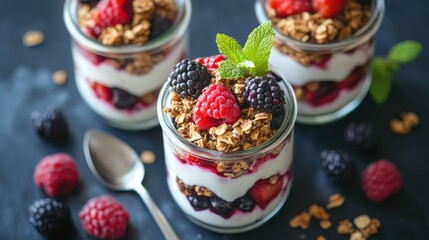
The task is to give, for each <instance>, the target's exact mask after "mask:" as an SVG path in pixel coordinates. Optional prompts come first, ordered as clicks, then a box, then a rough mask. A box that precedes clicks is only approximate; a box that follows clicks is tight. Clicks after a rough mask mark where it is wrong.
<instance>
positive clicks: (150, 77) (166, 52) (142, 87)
mask: <svg viewBox="0 0 429 240" xmlns="http://www.w3.org/2000/svg"><path fill="white" fill-rule="evenodd" d="M176 5H177V16H176V18H175V20H174V22H173V24H172V26H171V27H170V28H169V29H168V30H167V31H166V32H165V33H163V34H162V35H160V36H158V37H157V38H154V39H153V40H150V41H149V42H147V43H145V44H143V45H136V44H130V45H121V46H107V45H103V44H102V43H100V42H98V41H96V40H94V39H92V38H90V37H88V36H87V35H86V34H85V33H83V32H82V30H81V28H80V27H79V25H78V23H77V11H78V1H77V0H66V2H65V7H64V21H65V25H66V27H67V29H68V31H69V33H70V35H71V36H72V54H73V60H74V65H75V79H76V85H77V88H78V91H79V93H80V95H81V97H82V98H83V99H84V101H85V102H86V103H87V104H88V105H89V107H90V108H91V109H92V110H93V111H95V112H96V113H97V114H98V115H99V116H101V117H102V118H103V119H104V120H105V121H106V122H107V123H108V124H109V125H112V126H114V127H117V128H121V129H128V130H141V129H148V128H151V127H154V126H157V125H158V124H159V122H158V118H157V116H156V102H157V98H158V94H159V91H160V89H161V86H162V84H163V83H164V82H165V80H166V79H167V77H168V74H169V72H170V71H171V69H172V68H173V66H174V65H175V64H176V63H177V62H179V61H180V60H181V59H183V58H185V57H186V56H187V55H188V28H189V21H190V17H191V3H190V0H177V1H176ZM132 30H133V31H134V29H132Z"/></svg>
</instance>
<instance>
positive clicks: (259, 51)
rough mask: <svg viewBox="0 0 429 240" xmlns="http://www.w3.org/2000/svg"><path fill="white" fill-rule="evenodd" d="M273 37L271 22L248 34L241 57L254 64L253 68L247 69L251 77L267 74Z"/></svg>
mask: <svg viewBox="0 0 429 240" xmlns="http://www.w3.org/2000/svg"><path fill="white" fill-rule="evenodd" d="M274 35H275V33H274V31H273V29H272V27H271V21H266V22H265V23H263V24H261V25H259V26H258V27H257V28H255V29H254V30H253V31H252V32H251V33H250V34H249V37H248V38H247V41H246V43H245V45H244V48H243V55H244V57H245V59H246V60H249V61H251V62H253V63H254V64H255V67H254V68H251V69H249V71H250V73H251V74H252V75H254V76H261V75H264V74H265V73H266V72H267V70H268V58H269V57H270V54H271V48H272V46H273V41H274Z"/></svg>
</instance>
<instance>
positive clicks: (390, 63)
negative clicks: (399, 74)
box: [384, 59, 400, 72]
mask: <svg viewBox="0 0 429 240" xmlns="http://www.w3.org/2000/svg"><path fill="white" fill-rule="evenodd" d="M384 64H386V67H387V69H388V70H389V71H391V72H396V71H399V69H400V66H399V63H397V62H394V61H391V60H388V59H385V63H384Z"/></svg>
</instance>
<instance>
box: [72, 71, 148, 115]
mask: <svg viewBox="0 0 429 240" xmlns="http://www.w3.org/2000/svg"><path fill="white" fill-rule="evenodd" d="M75 75H76V84H77V88H78V90H79V92H80V95H81V96H82V98H83V99H84V101H85V102H86V103H87V104H88V105H89V106H90V107H91V109H92V110H94V111H95V112H96V113H97V114H99V115H100V116H102V117H103V118H105V119H107V120H109V121H113V122H139V121H143V120H147V119H151V118H154V117H156V102H154V103H153V104H151V105H149V106H146V107H144V108H142V109H141V110H131V111H127V110H121V109H117V108H115V107H114V106H113V105H112V104H111V103H108V102H106V101H104V100H102V99H100V98H97V97H96V96H95V93H94V91H93V90H92V89H91V87H90V85H89V84H88V82H87V81H86V80H85V78H84V77H83V76H82V75H81V74H80V72H79V69H76V70H75Z"/></svg>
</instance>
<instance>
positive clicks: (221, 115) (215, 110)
mask: <svg viewBox="0 0 429 240" xmlns="http://www.w3.org/2000/svg"><path fill="white" fill-rule="evenodd" d="M239 118H240V108H239V107H238V104H237V102H236V100H235V98H234V95H233V94H232V93H231V91H229V89H227V88H226V87H225V86H223V85H221V84H212V85H210V86H208V87H206V88H204V90H203V92H202V93H201V95H200V96H199V97H198V101H197V104H196V105H195V111H194V117H193V119H194V122H195V124H197V126H198V128H199V129H202V130H207V129H210V128H211V127H214V126H219V125H221V124H223V123H226V124H232V123H234V122H235V121H237V120H238V119H239Z"/></svg>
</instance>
